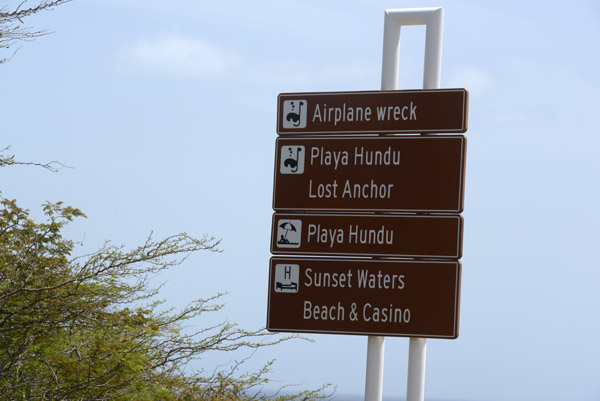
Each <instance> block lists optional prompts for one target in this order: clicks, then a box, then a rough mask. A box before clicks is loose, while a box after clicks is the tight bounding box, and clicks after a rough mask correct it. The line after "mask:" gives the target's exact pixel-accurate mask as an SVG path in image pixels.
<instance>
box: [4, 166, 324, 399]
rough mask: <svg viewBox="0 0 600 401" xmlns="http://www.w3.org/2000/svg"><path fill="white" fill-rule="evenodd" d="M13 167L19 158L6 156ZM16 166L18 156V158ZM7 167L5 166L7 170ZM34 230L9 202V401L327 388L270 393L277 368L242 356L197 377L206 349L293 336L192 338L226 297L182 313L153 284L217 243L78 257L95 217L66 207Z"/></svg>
mask: <svg viewBox="0 0 600 401" xmlns="http://www.w3.org/2000/svg"><path fill="white" fill-rule="evenodd" d="M3 160H4V161H6V160H11V158H6V157H4V158H3ZM13 161H14V160H13ZM2 165H3V163H2V160H0V166H2ZM43 211H44V213H45V216H46V221H44V222H42V223H36V222H35V221H33V219H32V218H31V217H30V215H29V211H28V210H25V209H22V208H21V207H19V206H18V205H17V202H16V201H15V200H9V199H6V198H4V197H1V196H0V399H2V400H123V401H125V400H131V401H133V400H135V401H144V400H259V399H273V400H288V399H290V400H291V399H294V400H309V399H317V398H325V395H324V392H323V390H324V388H325V387H324V388H321V389H318V390H316V391H306V392H301V393H297V394H293V395H284V394H283V391H281V393H280V394H277V395H275V396H266V395H265V394H263V393H262V391H261V390H262V387H263V386H264V385H265V384H266V383H268V379H267V377H266V374H267V373H268V371H269V368H270V366H271V363H272V362H269V363H267V364H266V365H265V366H264V367H263V368H262V369H260V370H259V371H258V372H253V373H244V372H242V371H241V369H242V366H243V362H244V361H243V360H242V361H239V362H234V363H233V364H230V365H229V366H226V367H223V368H218V369H204V370H192V369H191V368H190V365H189V362H191V361H193V360H198V359H200V358H201V356H202V355H203V354H204V353H205V352H208V351H232V350H237V349H239V348H243V347H245V348H249V349H256V348H259V347H264V346H269V345H273V344H276V343H278V342H281V341H284V340H286V338H281V337H277V336H275V337H273V336H272V334H270V333H268V332H266V331H265V330H264V329H261V330H256V331H247V330H243V329H241V328H239V327H238V326H237V325H235V324H231V323H228V322H223V323H221V324H217V325H215V326H212V327H205V328H201V329H199V330H197V331H196V332H193V333H190V332H187V331H185V330H183V329H182V327H183V324H184V323H186V322H187V324H188V325H191V323H193V322H195V321H196V320H197V318H198V317H199V316H200V315H202V314H203V313H205V312H214V311H218V310H219V309H220V308H221V307H222V305H220V304H218V303H216V301H217V300H218V298H219V297H220V296H221V294H218V295H216V296H213V297H211V298H208V299H199V300H196V301H194V302H192V303H191V304H189V305H188V306H187V307H185V308H184V309H183V310H175V309H165V306H164V301H159V300H157V299H156V296H157V294H158V289H156V288H153V287H151V286H150V284H151V283H150V281H151V278H152V277H154V276H155V275H156V274H158V273H159V272H161V271H164V270H166V269H169V268H172V267H173V266H176V265H179V264H180V263H182V262H183V261H184V260H185V259H186V257H187V256H188V255H189V254H190V253H193V252H197V251H201V250H205V251H211V252H220V250H219V249H218V245H219V241H217V240H215V239H214V238H212V237H207V236H205V237H203V238H201V239H197V238H193V237H191V236H189V235H187V234H178V235H174V236H171V237H168V238H165V239H163V240H159V241H156V240H154V239H153V238H152V236H150V237H149V238H148V239H147V240H146V241H145V242H144V243H143V245H141V246H139V247H137V248H135V249H133V250H125V249H124V248H123V247H119V246H115V245H112V244H111V243H109V242H107V243H105V245H104V246H103V247H102V248H101V249H99V250H98V251H96V252H93V253H91V254H88V255H84V256H78V257H73V256H72V253H73V250H74V246H75V243H74V242H73V241H71V240H69V239H66V238H64V237H63V236H62V234H61V231H62V230H63V229H64V227H65V225H66V224H68V223H70V222H72V221H73V220H74V219H76V218H83V217H85V216H84V214H83V213H82V212H81V211H80V210H78V209H75V208H72V207H69V206H64V205H63V204H62V203H60V202H59V203H54V204H52V203H46V204H45V205H43Z"/></svg>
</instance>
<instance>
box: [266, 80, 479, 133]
mask: <svg viewBox="0 0 600 401" xmlns="http://www.w3.org/2000/svg"><path fill="white" fill-rule="evenodd" d="M468 101H469V93H468V91H467V90H466V89H431V90H403V91H370V92H366V91H365V92H320V93H282V94H280V95H279V96H278V99H277V133H278V134H280V135H294V134H296V135H297V134H375V133H428V132H432V133H463V132H466V131H467V114H468Z"/></svg>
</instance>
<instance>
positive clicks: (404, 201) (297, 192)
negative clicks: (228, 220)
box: [273, 136, 466, 213]
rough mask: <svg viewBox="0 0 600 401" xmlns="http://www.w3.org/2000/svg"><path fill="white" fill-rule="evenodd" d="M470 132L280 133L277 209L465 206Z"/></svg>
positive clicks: (453, 209) (447, 209) (448, 209)
mask: <svg viewBox="0 0 600 401" xmlns="http://www.w3.org/2000/svg"><path fill="white" fill-rule="evenodd" d="M465 148H466V140H465V138H464V137H463V136H403V137H399V136H397V137H348V138H343V137H337V138H336V137H333V138H332V137H329V138H325V137H321V138H291V137H290V138H278V139H277V141H276V157H275V159H276V161H275V163H276V165H275V180H274V191H273V192H274V194H273V209H274V210H276V211H291V210H306V211H311V210H323V211H365V212H366V211H388V212H394V211H398V212H437V213H460V212H462V210H463V195H464V185H463V183H464V173H465Z"/></svg>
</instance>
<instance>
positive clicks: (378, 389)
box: [365, 336, 385, 401]
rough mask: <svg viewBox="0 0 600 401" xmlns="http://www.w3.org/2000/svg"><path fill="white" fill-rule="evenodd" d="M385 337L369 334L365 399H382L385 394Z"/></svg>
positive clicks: (374, 400) (372, 400)
mask: <svg viewBox="0 0 600 401" xmlns="http://www.w3.org/2000/svg"><path fill="white" fill-rule="evenodd" d="M384 353H385V337H381V336H369V340H368V342H367V375H366V380H365V401H381V398H382V396H383V355H384Z"/></svg>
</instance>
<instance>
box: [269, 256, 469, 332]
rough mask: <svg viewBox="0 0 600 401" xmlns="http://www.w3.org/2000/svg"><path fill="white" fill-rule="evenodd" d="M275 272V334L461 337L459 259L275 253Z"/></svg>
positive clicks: (272, 266)
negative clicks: (282, 255)
mask: <svg viewBox="0 0 600 401" xmlns="http://www.w3.org/2000/svg"><path fill="white" fill-rule="evenodd" d="M269 272H270V273H269V300H268V312H267V329H268V330H269V331H283V332H295V333H296V332H299V333H303V332H304V333H331V334H359V335H376V336H400V337H429V338H457V337H458V322H459V305H460V276H461V265H460V262H458V261H407V260H370V259H312V258H279V257H274V258H271V262H270V269H269Z"/></svg>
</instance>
